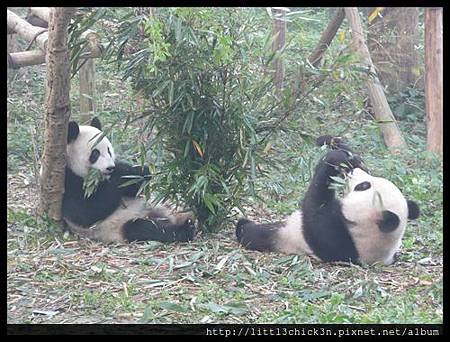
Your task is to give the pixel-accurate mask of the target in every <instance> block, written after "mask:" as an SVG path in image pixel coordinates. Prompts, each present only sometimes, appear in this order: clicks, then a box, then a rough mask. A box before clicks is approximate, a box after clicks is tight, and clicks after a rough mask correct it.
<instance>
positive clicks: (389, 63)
mask: <svg viewBox="0 0 450 342" xmlns="http://www.w3.org/2000/svg"><path fill="white" fill-rule="evenodd" d="M375 9H376V8H375V7H374V8H373V10H372V11H371V13H373V11H375ZM381 13H382V15H383V17H381V18H380V17H377V18H376V19H374V20H372V21H371V22H370V23H369V32H368V47H369V50H370V54H371V56H372V60H373V62H374V64H375V65H376V67H377V71H378V75H379V77H380V80H381V82H382V83H383V84H385V85H387V86H388V89H391V90H392V91H393V92H397V91H403V90H404V89H405V88H407V87H410V86H414V85H416V84H417V81H418V80H419V79H420V78H421V77H422V76H423V75H421V73H420V66H419V54H418V53H417V51H416V49H415V45H417V44H418V42H419V30H418V27H419V9H418V8H417V7H390V8H385V9H384V10H383V11H382V12H381Z"/></svg>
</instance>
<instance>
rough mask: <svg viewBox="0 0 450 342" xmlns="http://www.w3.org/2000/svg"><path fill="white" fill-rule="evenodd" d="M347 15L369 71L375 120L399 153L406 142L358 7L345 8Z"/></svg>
mask: <svg viewBox="0 0 450 342" xmlns="http://www.w3.org/2000/svg"><path fill="white" fill-rule="evenodd" d="M345 15H346V17H347V20H348V21H349V24H350V28H351V30H352V40H353V42H352V45H353V46H352V47H353V49H354V50H355V51H356V52H357V53H358V54H359V55H360V57H361V62H362V64H363V65H365V66H366V67H367V69H368V75H367V88H368V92H369V98H370V102H371V104H372V106H373V111H374V114H375V118H376V120H377V121H378V123H379V125H380V129H381V132H382V134H383V138H384V142H385V144H386V146H387V147H388V149H389V151H390V152H391V153H394V154H395V153H398V152H399V150H400V149H401V148H402V147H405V146H406V142H405V140H404V139H403V137H402V134H401V132H400V129H399V128H398V126H397V122H396V121H395V117H394V115H393V114H392V111H391V108H390V107H389V104H388V102H387V100H386V96H385V94H384V90H383V87H382V85H381V83H380V80H379V79H378V76H377V73H376V70H375V67H374V65H373V62H372V58H371V57H370V53H369V49H368V48H367V45H366V43H365V39H364V32H363V28H362V25H361V20H360V18H359V13H358V9H357V8H356V7H345Z"/></svg>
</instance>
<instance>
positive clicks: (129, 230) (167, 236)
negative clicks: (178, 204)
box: [62, 118, 195, 243]
mask: <svg viewBox="0 0 450 342" xmlns="http://www.w3.org/2000/svg"><path fill="white" fill-rule="evenodd" d="M101 134H103V133H102V132H101V124H100V121H99V120H98V119H97V118H94V119H93V120H92V122H91V124H90V126H79V125H78V124H77V123H76V122H74V121H71V122H70V123H69V129H68V136H67V156H66V160H67V165H66V172H65V185H64V197H63V204H62V214H63V218H64V221H65V222H66V223H67V226H68V228H69V230H71V231H72V232H74V233H77V234H78V235H80V236H82V237H87V238H91V239H94V240H99V241H103V242H106V243H110V242H131V241H145V240H155V241H160V242H173V241H190V240H192V239H193V238H194V234H195V226H194V223H193V218H192V217H191V214H190V213H180V214H177V215H172V214H171V213H170V212H169V210H168V209H166V208H164V207H153V208H152V207H149V206H147V204H146V202H145V200H144V199H143V198H138V197H136V194H137V192H138V190H139V187H140V185H141V184H142V180H143V179H144V176H148V175H149V171H148V168H147V167H145V168H144V169H142V168H141V167H139V166H138V167H132V166H131V165H128V164H126V163H124V162H120V161H116V159H115V155H114V149H113V147H112V146H111V143H110V142H109V140H108V139H107V138H106V137H103V138H102V139H101V140H100V141H98V140H99V139H100V137H101ZM90 168H94V169H97V170H98V171H100V172H101V173H102V174H103V176H104V179H103V180H102V181H101V182H100V183H99V184H98V186H97V188H96V189H95V192H94V193H92V194H91V195H90V196H89V197H86V196H85V192H84V189H83V182H84V179H85V177H86V176H87V175H88V172H89V169H90ZM130 175H134V176H142V180H141V181H139V182H137V183H135V184H130V185H126V186H123V185H124V183H125V182H127V181H129V179H126V178H123V176H130Z"/></svg>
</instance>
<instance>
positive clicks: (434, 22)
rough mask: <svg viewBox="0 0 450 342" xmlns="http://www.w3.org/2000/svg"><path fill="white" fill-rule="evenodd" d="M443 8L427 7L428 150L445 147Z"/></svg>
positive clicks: (426, 81)
mask: <svg viewBox="0 0 450 342" xmlns="http://www.w3.org/2000/svg"><path fill="white" fill-rule="evenodd" d="M442 38H443V37H442V8H426V9H425V108H426V115H427V150H428V151H430V152H435V153H440V154H442V148H443V122H442V119H443V118H442V117H443V101H444V99H443V95H444V94H443V51H442V47H443V44H442Z"/></svg>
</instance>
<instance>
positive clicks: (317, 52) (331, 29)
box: [308, 7, 345, 67]
mask: <svg viewBox="0 0 450 342" xmlns="http://www.w3.org/2000/svg"><path fill="white" fill-rule="evenodd" d="M344 17H345V13H344V9H343V8H342V7H338V8H337V9H336V12H335V13H334V17H333V19H331V21H330V22H329V24H328V26H327V28H326V29H325V31H323V33H322V35H321V36H320V40H319V44H317V46H316V48H315V49H314V51H313V53H312V54H311V56H309V57H308V60H309V62H310V63H311V64H312V65H314V66H315V67H317V66H318V65H319V64H320V61H321V60H322V56H323V54H324V53H325V51H326V50H327V49H328V46H329V45H330V44H331V42H332V41H333V38H334V36H335V35H336V32H337V30H338V29H339V26H341V24H342V21H343V20H344Z"/></svg>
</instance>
